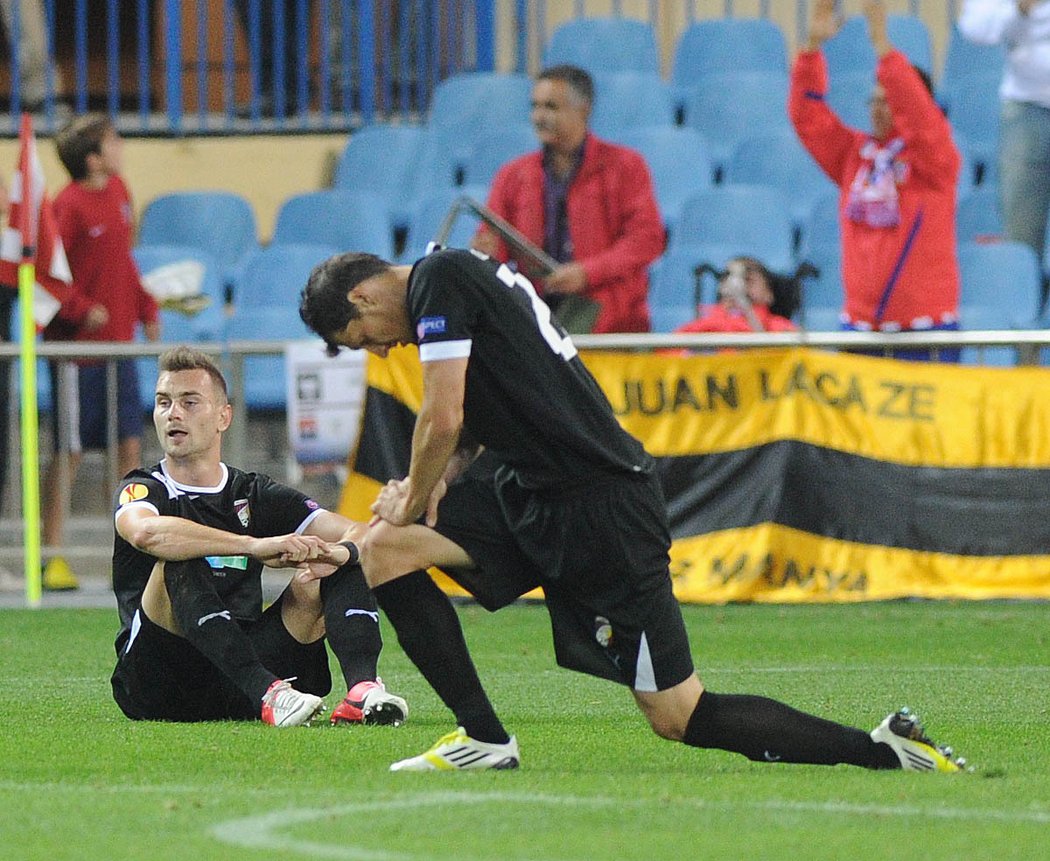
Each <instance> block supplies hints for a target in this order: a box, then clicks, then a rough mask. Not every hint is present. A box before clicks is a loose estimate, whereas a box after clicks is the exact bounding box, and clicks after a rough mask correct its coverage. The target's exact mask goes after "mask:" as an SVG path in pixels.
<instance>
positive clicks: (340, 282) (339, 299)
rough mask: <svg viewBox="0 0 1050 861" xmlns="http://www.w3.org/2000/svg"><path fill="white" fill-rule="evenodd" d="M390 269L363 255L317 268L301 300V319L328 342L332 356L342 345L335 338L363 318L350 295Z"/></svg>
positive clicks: (355, 254) (354, 253)
mask: <svg viewBox="0 0 1050 861" xmlns="http://www.w3.org/2000/svg"><path fill="white" fill-rule="evenodd" d="M389 268H390V263H388V262H387V261H386V260H384V259H383V258H382V257H377V256H376V255H375V254H366V253H364V252H360V251H350V252H347V253H345V254H336V255H335V256H333V257H329V258H328V259H327V260H325V261H324V263H321V264H319V265H317V266H315V267H314V269H313V271H312V272H311V273H310V277H309V279H308V280H307V282H306V287H304V288H303V292H302V295H301V296H300V297H299V316H300V317H301V318H302V320H303V322H304V323H305V324H306V325H307V326H308V327H309V328H310V329H311V330H312V331H314V332H316V333H317V334H318V335H320V336H321V337H322V338H324V340H325V346H326V348H327V350H328V355H330V356H334V355H336V354H337V353H338V352H339V345H338V344H336V343H335V342H334V341H333V340H332V337H331V336H332V335H333V334H334V333H336V332H342V331H343V329H345V328H346V327H347V324H348V323H349V322H350V321H351V320H356V319H358V318H359V317H360V316H361V312H360V311H359V310H358V309H357V306H356V305H355V304H354V303H353V302H351V301H350V300H349V299H348V298H347V294H348V293H349V292H350V291H351V290H353V289H354V288H355V287H356V286H357V285H358V284H360V283H361V282H362V281H367V280H368V279H369V278H373V277H375V276H376V275H382V274H383V273H384V272H386V271H387V270H388V269H389Z"/></svg>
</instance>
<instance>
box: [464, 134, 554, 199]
mask: <svg viewBox="0 0 1050 861" xmlns="http://www.w3.org/2000/svg"><path fill="white" fill-rule="evenodd" d="M539 147H540V144H539V141H537V140H536V133H535V132H534V131H533V129H532V126H530V125H529V124H528V123H515V124H513V125H506V126H501V127H499V128H494V129H491V130H490V131H487V132H485V133H483V134H480V135H478V136H477V137H476V138H475V139H474V140H473V141H472V142H471V147H470V150H469V152H468V153H467V155H466V157H465V159H464V161H463V176H462V179H463V183H464V184H465V185H472V186H488V185H490V184H491V183H492V179H493V177H494V176H495V175H496V172H497V171H498V170H499V169H500V168H501V167H503V165H505V164H506V163H507V162H509V161H510V160H511V159H515V158H517V157H518V156H522V155H525V153H528V152H533V151H534V150H538V149H539Z"/></svg>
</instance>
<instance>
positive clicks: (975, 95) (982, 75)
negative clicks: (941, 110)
mask: <svg viewBox="0 0 1050 861" xmlns="http://www.w3.org/2000/svg"><path fill="white" fill-rule="evenodd" d="M1001 77H1002V73H1001V71H999V70H994V69H993V70H989V69H981V70H977V71H975V72H973V73H972V74H970V75H966V76H964V77H958V78H956V79H954V80H953V81H951V82H950V83H946V84H945V86H943V87H942V88H941V98H942V100H943V102H944V104H945V106H946V108H947V112H948V119H949V120H950V121H951V124H952V128H953V129H954V130H955V131H956V132H958V133H959V134H960V135H961V136H962V137H963V138H965V140H966V142H967V147H968V149H969V152H970V156H971V158H972V159H973V162H974V164H975V166H976V167H977V168H978V169H979V170H981V169H987V167H988V166H989V165H990V164H991V165H994V164H995V163H996V162H997V161H998V153H999V83H1000V79H1001Z"/></svg>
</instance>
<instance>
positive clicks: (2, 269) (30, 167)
mask: <svg viewBox="0 0 1050 861" xmlns="http://www.w3.org/2000/svg"><path fill="white" fill-rule="evenodd" d="M19 143H20V145H21V152H20V153H19V158H18V171H17V172H16V173H15V176H14V181H13V182H12V183H11V193H10V209H9V211H8V223H7V224H4V225H3V226H2V231H3V232H2V234H0V284H4V285H7V286H9V287H12V288H13V287H15V286H16V285H17V284H18V266H19V264H20V263H33V264H34V266H35V269H36V289H35V290H34V293H33V318H34V319H35V320H36V324H37V326H39V327H41V328H43V327H44V326H46V325H47V324H48V323H49V322H50V321H51V318H52V317H54V316H55V314H57V313H58V309H59V306H60V305H61V304H62V301H63V300H64V299H65V298H66V296H67V295H68V293H69V285H70V284H71V283H72V282H73V276H72V274H71V273H70V271H69V261H67V260H66V251H65V248H63V246H62V237H61V236H59V234H58V225H57V223H56V221H55V215H54V212H53V210H52V208H51V201H50V200H49V199H48V196H47V192H46V190H45V187H44V168H43V166H42V165H41V164H40V157H39V155H38V154H37V150H36V137H35V136H34V135H33V120H32V118H31V117H30V116H29V114H22V129H21V133H20V134H19Z"/></svg>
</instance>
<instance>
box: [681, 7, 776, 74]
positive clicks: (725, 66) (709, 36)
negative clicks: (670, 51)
mask: <svg viewBox="0 0 1050 861" xmlns="http://www.w3.org/2000/svg"><path fill="white" fill-rule="evenodd" d="M787 71H788V59H787V42H786V41H785V39H784V33H783V31H782V30H781V29H780V27H779V25H777V24H776V22H774V21H771V20H769V19H768V18H711V19H706V20H703V21H694V22H693V23H692V24H690V25H689V26H688V27H686V29H685V30H684V31H683V33H682V35H681V37H679V39H678V43H677V44H676V45H675V49H674V59H673V61H672V65H671V81H672V83H674V84H675V86H678V87H688V86H691V85H692V84H695V83H696V82H697V81H699V80H700V79H701V78H703V77H705V76H706V75H718V74H725V73H734V72H775V73H777V74H781V75H785V74H787Z"/></svg>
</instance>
